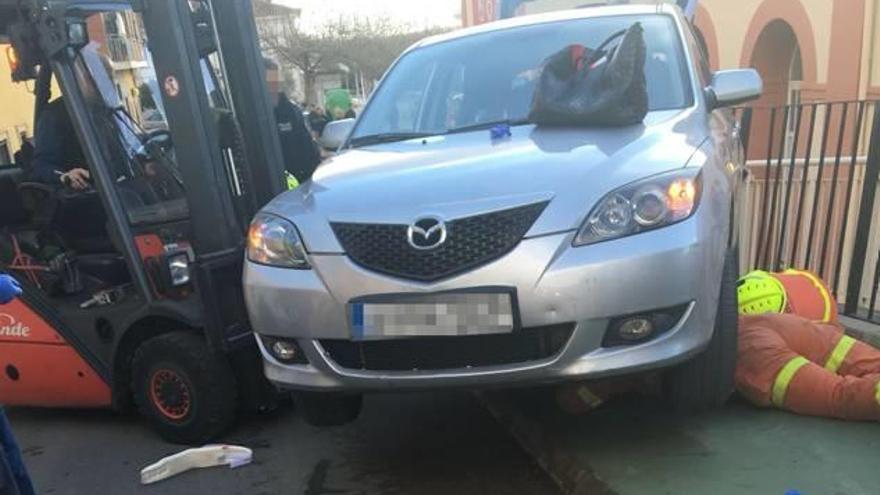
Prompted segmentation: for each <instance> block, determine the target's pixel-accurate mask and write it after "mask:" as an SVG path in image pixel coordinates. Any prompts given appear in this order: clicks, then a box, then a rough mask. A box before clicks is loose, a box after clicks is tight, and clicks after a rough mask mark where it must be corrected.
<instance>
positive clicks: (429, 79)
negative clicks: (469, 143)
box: [352, 14, 692, 145]
mask: <svg viewBox="0 0 880 495" xmlns="http://www.w3.org/2000/svg"><path fill="white" fill-rule="evenodd" d="M635 22H640V23H642V26H643V27H644V30H645V42H646V45H647V48H648V50H647V61H646V63H645V74H646V76H647V81H648V101H649V109H650V110H669V109H677V108H683V107H687V106H689V105H691V104H692V94H691V86H690V83H689V78H688V76H687V71H686V64H685V63H684V54H683V51H682V43H681V38H680V37H679V35H678V30H677V29H676V27H675V23H674V21H673V19H672V17H670V16H668V15H663V14H652V15H622V16H605V17H593V18H586V19H577V20H566V21H560V22H550V23H544V24H537V25H531V26H525V27H518V28H512V29H505V30H500V31H495V32H490V33H486V34H479V35H473V36H467V37H464V38H460V39H456V40H452V41H447V42H441V43H437V44H434V45H428V46H426V47H424V48H417V49H415V50H413V51H411V52H409V53H408V54H406V55H404V56H403V57H402V58H401V59H400V61H399V62H398V63H397V64H396V65H395V66H394V68H393V69H392V70H391V72H389V74H388V75H387V77H386V80H385V81H384V82H383V83H382V86H381V87H380V88H379V90H378V91H377V93H376V95H375V96H374V98H373V100H372V101H371V102H370V105H369V106H368V107H367V109H366V110H365V111H364V114H363V115H362V117H361V120H360V121H359V123H358V126H357V128H356V130H355V132H354V134H353V136H352V137H353V143H354V144H355V145H357V144H359V143H360V144H364V143H374V142H378V141H381V140H386V139H382V138H387V139H388V140H393V139H394V137H400V138H407V137H418V136H421V135H428V134H440V133H445V132H450V131H455V130H461V129H468V128H471V127H473V126H477V127H479V126H480V125H483V124H490V123H494V122H501V121H507V122H511V123H518V122H522V121H523V120H524V119H526V117H527V116H528V113H529V107H530V104H531V102H532V94H533V91H534V88H535V83H536V82H537V79H538V77H539V75H540V71H541V66H542V64H543V62H544V60H545V59H547V58H548V57H549V56H551V55H553V54H554V53H556V52H558V51H559V50H561V49H563V48H564V47H566V46H568V45H571V44H582V45H584V46H587V47H593V48H596V47H598V46H599V45H601V44H602V42H603V41H604V40H606V39H607V38H608V37H609V36H611V35H613V34H614V33H615V32H618V31H620V30H622V29H626V28H628V27H629V26H631V25H632V24H633V23H635Z"/></svg>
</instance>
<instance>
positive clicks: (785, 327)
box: [736, 314, 880, 420]
mask: <svg viewBox="0 0 880 495" xmlns="http://www.w3.org/2000/svg"><path fill="white" fill-rule="evenodd" d="M736 385H737V389H738V390H739V392H740V393H741V394H742V395H743V396H745V397H746V398H747V399H749V400H750V401H751V402H753V403H755V404H757V405H759V406H765V407H766V406H771V405H773V406H776V407H779V408H783V409H786V410H789V411H792V412H795V413H799V414H806V415H812V416H826V417H833V418H840V419H849V420H880V351H878V350H877V349H875V348H873V347H871V346H869V345H867V344H864V343H862V342H859V341H857V340H855V339H853V338H852V337H849V336H846V335H844V333H843V330H842V329H841V328H840V327H839V326H838V325H837V324H836V323H820V322H815V321H811V320H809V319H806V318H803V317H801V316H798V315H794V314H765V315H753V316H748V315H746V316H741V317H740V322H739V359H738V362H737V369H736Z"/></svg>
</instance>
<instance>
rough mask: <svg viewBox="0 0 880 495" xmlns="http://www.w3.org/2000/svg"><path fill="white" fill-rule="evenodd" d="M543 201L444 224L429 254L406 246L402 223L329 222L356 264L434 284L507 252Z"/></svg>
mask: <svg viewBox="0 0 880 495" xmlns="http://www.w3.org/2000/svg"><path fill="white" fill-rule="evenodd" d="M546 206H547V202H542V203H535V204H531V205H528V206H521V207H518V208H512V209H508V210H501V211H496V212H492V213H487V214H483V215H477V216H472V217H466V218H460V219H458V220H453V221H451V222H447V224H446V228H447V237H446V242H444V243H443V244H441V245H440V246H439V247H437V248H435V249H431V250H418V249H415V248H413V247H412V246H410V245H409V242H407V238H406V232H407V228H408V226H407V225H395V224H366V223H331V226H332V227H333V232H334V233H335V234H336V238H337V239H339V242H340V244H342V247H343V249H344V250H345V252H346V254H347V255H348V257H349V259H351V260H352V261H353V262H355V263H356V264H358V265H360V266H362V267H364V268H367V269H369V270H373V271H376V272H380V273H384V274H386V275H391V276H394V277H400V278H406V279H412V280H419V281H426V282H430V281H435V280H439V279H442V278H446V277H451V276H453V275H457V274H459V273H463V272H466V271H468V270H471V269H473V268H476V267H478V266H480V265H484V264H486V263H489V262H491V261H494V260H496V259H498V258H500V257H502V256H504V255H505V254H507V253H509V252H510V251H512V250H513V249H514V248H515V247H516V246H517V244H519V241H520V240H522V238H523V236H524V235H525V234H526V232H528V230H529V229H530V228H531V227H532V225H533V224H534V223H535V221H536V220H537V219H538V217H539V216H540V215H541V212H542V211H544V208H545V207H546Z"/></svg>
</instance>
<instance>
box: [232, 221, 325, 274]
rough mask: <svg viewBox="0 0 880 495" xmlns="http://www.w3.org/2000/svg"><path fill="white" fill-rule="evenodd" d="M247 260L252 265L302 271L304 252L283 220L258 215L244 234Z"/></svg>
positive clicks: (307, 265) (306, 260)
mask: <svg viewBox="0 0 880 495" xmlns="http://www.w3.org/2000/svg"><path fill="white" fill-rule="evenodd" d="M247 257H248V259H249V260H250V261H253V262H254V263H260V264H263V265H270V266H277V267H281V268H295V269H299V270H306V269H308V268H310V266H309V261H308V258H307V257H306V249H305V246H303V243H302V240H301V239H300V236H299V233H298V232H297V231H296V227H295V226H294V225H293V224H292V223H290V222H288V221H287V220H285V219H283V218H281V217H276V216H275V215H269V214H266V213H259V214H257V216H256V217H254V220H253V222H251V227H250V230H249V231H248V248H247Z"/></svg>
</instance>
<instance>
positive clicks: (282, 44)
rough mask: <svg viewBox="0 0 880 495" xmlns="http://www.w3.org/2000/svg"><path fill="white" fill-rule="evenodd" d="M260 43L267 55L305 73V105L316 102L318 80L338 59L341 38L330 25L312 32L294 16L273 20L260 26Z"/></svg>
mask: <svg viewBox="0 0 880 495" xmlns="http://www.w3.org/2000/svg"><path fill="white" fill-rule="evenodd" d="M258 30H259V32H260V41H261V42H262V44H263V49H264V51H266V52H267V53H268V54H270V55H272V56H274V57H276V58H277V59H278V61H279V62H282V63H283V64H286V65H292V66H294V67H296V68H297V69H299V70H300V72H302V75H303V81H304V84H305V88H303V89H304V90H305V91H304V93H305V96H306V102H307V103H315V102H314V101H312V100H313V98H314V93H315V80H316V78H317V76H318V74H319V73H321V72H322V71H324V70H325V69H326V67H327V66H328V64H329V62H330V61H331V60H333V59H338V58H339V53H340V43H339V37H338V36H337V35H336V33H335V32H334V31H333V29H332V28H330V27H329V26H324V27H322V28H321V29H319V30H317V31H314V32H311V31H305V30H303V29H301V28H300V26H299V22H298V20H297V19H296V18H295V17H286V18H274V19H271V22H263V23H259V24H258Z"/></svg>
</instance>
